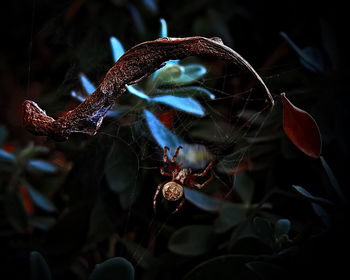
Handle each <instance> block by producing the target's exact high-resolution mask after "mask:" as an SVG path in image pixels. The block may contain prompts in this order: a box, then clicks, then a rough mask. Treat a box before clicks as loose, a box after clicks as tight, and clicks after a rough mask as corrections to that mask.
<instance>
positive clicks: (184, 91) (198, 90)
mask: <svg viewBox="0 0 350 280" xmlns="http://www.w3.org/2000/svg"><path fill="white" fill-rule="evenodd" d="M152 94H155V95H175V96H180V97H194V96H200V97H206V96H207V97H209V98H210V99H215V95H214V94H212V93H211V92H210V91H209V90H207V89H205V88H203V87H196V86H187V87H175V88H167V89H160V88H157V89H154V90H153V91H152Z"/></svg>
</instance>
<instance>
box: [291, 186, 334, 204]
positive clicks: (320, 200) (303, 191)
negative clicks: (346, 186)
mask: <svg viewBox="0 0 350 280" xmlns="http://www.w3.org/2000/svg"><path fill="white" fill-rule="evenodd" d="M293 188H294V189H295V190H296V191H297V192H298V193H300V194H301V195H302V196H304V197H306V198H308V199H310V200H311V201H313V202H318V203H325V204H328V205H332V202H330V201H329V200H328V199H325V198H322V197H318V196H314V195H312V194H311V193H309V192H308V191H307V190H306V189H304V188H303V187H301V186H295V185H293Z"/></svg>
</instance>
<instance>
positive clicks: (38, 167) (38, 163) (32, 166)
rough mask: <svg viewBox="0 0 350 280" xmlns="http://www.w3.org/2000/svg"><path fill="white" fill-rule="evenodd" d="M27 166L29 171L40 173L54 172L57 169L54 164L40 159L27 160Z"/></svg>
mask: <svg viewBox="0 0 350 280" xmlns="http://www.w3.org/2000/svg"><path fill="white" fill-rule="evenodd" d="M27 168H28V170H29V171H34V172H42V173H55V172H57V170H58V169H57V166H56V165H54V164H52V163H50V162H48V161H46V160H41V159H30V160H28V162H27Z"/></svg>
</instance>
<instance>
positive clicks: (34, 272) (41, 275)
mask: <svg viewBox="0 0 350 280" xmlns="http://www.w3.org/2000/svg"><path fill="white" fill-rule="evenodd" d="M30 279H32V280H34V279H35V280H51V279H52V276H51V272H50V269H49V266H48V265H47V263H46V261H45V259H44V258H43V256H42V255H41V254H40V253H39V252H37V251H32V252H30Z"/></svg>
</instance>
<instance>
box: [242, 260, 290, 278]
mask: <svg viewBox="0 0 350 280" xmlns="http://www.w3.org/2000/svg"><path fill="white" fill-rule="evenodd" d="M246 266H247V267H248V268H249V269H250V270H251V271H253V272H255V273H256V274H257V275H258V276H259V279H261V280H273V279H276V280H277V279H284V280H288V279H290V280H291V279H292V278H291V276H290V272H288V271H286V270H285V269H283V268H281V267H279V266H277V265H275V264H271V263H267V262H262V261H254V262H249V263H247V264H246Z"/></svg>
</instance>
